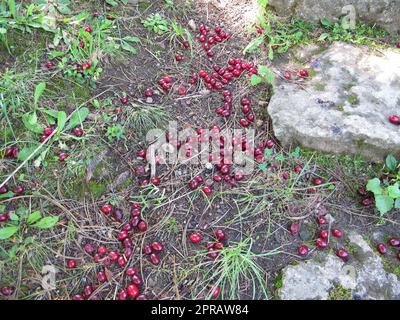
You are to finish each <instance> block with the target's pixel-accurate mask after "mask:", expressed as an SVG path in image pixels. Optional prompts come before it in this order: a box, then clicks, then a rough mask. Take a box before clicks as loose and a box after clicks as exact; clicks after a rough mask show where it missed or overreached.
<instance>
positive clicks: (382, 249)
mask: <svg viewBox="0 0 400 320" xmlns="http://www.w3.org/2000/svg"><path fill="white" fill-rule="evenodd" d="M376 248H377V249H378V252H379V253H380V254H386V253H387V251H388V250H387V247H386V245H385V244H384V243H380V244H378V245H377V246H376Z"/></svg>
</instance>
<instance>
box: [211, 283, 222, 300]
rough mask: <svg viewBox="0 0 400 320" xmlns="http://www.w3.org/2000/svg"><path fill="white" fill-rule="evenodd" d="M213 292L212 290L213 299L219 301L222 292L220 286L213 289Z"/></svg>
mask: <svg viewBox="0 0 400 320" xmlns="http://www.w3.org/2000/svg"><path fill="white" fill-rule="evenodd" d="M211 290H212V295H211V296H212V298H213V299H217V298H218V296H219V294H220V292H221V288H220V287H219V286H216V287H214V288H212V289H211Z"/></svg>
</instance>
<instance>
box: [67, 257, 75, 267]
mask: <svg viewBox="0 0 400 320" xmlns="http://www.w3.org/2000/svg"><path fill="white" fill-rule="evenodd" d="M67 268H68V269H75V268H76V260H75V259H70V260H67Z"/></svg>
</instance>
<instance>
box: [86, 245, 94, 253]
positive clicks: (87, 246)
mask: <svg viewBox="0 0 400 320" xmlns="http://www.w3.org/2000/svg"><path fill="white" fill-rule="evenodd" d="M83 249H84V250H85V252H86V253H88V254H92V253H93V252H94V247H93V246H92V245H91V244H90V243H87V244H85V246H84V247H83Z"/></svg>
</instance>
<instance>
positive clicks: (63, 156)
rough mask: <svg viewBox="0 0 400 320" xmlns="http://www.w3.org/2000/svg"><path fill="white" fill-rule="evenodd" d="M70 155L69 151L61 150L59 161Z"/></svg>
mask: <svg viewBox="0 0 400 320" xmlns="http://www.w3.org/2000/svg"><path fill="white" fill-rule="evenodd" d="M68 157H69V154H68V153H67V152H60V154H59V155H58V161H60V162H64V161H65V159H67V158H68Z"/></svg>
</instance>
